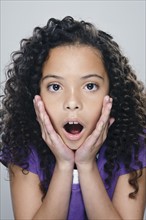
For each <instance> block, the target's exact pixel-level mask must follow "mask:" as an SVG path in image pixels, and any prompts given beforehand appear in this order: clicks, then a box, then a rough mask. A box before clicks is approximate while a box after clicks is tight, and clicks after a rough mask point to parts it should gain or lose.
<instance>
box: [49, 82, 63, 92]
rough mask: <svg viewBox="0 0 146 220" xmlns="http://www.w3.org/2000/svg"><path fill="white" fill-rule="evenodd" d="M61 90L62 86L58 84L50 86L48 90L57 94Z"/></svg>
mask: <svg viewBox="0 0 146 220" xmlns="http://www.w3.org/2000/svg"><path fill="white" fill-rule="evenodd" d="M60 89H61V86H60V85H59V84H57V83H53V84H51V85H48V90H49V91H51V92H57V91H59V90H60Z"/></svg>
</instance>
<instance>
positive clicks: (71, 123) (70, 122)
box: [68, 121, 78, 125]
mask: <svg viewBox="0 0 146 220" xmlns="http://www.w3.org/2000/svg"><path fill="white" fill-rule="evenodd" d="M68 124H70V125H73V124H76V125H77V124H78V122H77V121H69V122H68Z"/></svg>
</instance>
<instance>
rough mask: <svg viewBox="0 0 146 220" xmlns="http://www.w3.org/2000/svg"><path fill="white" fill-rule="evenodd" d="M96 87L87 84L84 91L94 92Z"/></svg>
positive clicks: (92, 84) (93, 84)
mask: <svg viewBox="0 0 146 220" xmlns="http://www.w3.org/2000/svg"><path fill="white" fill-rule="evenodd" d="M98 87H99V86H98V85H97V84H95V83H88V84H86V85H85V89H86V90H89V91H96V90H97V89H98Z"/></svg>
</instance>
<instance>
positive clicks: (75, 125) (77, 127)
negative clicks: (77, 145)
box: [64, 121, 83, 135]
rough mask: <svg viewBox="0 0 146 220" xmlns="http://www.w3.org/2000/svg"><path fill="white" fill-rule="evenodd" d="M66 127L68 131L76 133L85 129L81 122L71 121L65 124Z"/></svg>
mask: <svg viewBox="0 0 146 220" xmlns="http://www.w3.org/2000/svg"><path fill="white" fill-rule="evenodd" d="M64 129H65V131H66V132H67V133H69V134H72V135H76V134H79V133H80V132H81V131H82V130H83V126H82V125H81V124H80V123H79V122H76V121H71V122H68V123H66V124H65V125H64Z"/></svg>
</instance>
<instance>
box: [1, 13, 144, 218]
mask: <svg viewBox="0 0 146 220" xmlns="http://www.w3.org/2000/svg"><path fill="white" fill-rule="evenodd" d="M7 77H8V80H7V82H6V85H5V90H4V98H3V101H2V103H3V127H2V131H3V132H2V148H1V162H2V163H3V164H4V165H6V166H8V168H9V172H10V177H11V179H10V186H11V194H12V204H13V210H14V216H15V219H25V220H26V219H28V220H30V219H35V220H36V219H41V220H42V219H45V220H46V219H51V220H54V219H58V220H61V219H69V220H84V219H104V220H105V219H112V220H113V219H116V220H117V219H126V220H127V219H136V220H138V219H142V218H143V214H144V208H145V197H146V168H145V167H146V158H145V156H146V144H145V140H146V132H145V128H146V112H145V103H146V102H145V101H146V96H145V93H144V87H143V85H142V83H141V82H140V81H138V80H137V78H136V75H135V73H134V71H133V70H132V68H131V66H130V65H129V63H128V59H127V58H126V57H124V56H123V55H122V53H121V51H120V48H119V46H118V44H117V43H116V42H115V41H113V38H112V37H111V36H110V35H108V34H107V33H105V32H103V31H101V30H97V29H96V28H95V27H94V26H93V25H92V24H90V23H86V22H84V21H80V22H79V21H75V20H74V19H73V18H71V17H65V18H64V19H63V20H57V19H54V18H52V19H50V20H49V21H48V23H47V25H46V26H45V27H42V28H40V27H36V28H35V29H34V31H33V35H32V37H30V38H29V39H23V40H22V41H21V44H20V50H19V51H17V52H15V53H14V54H13V56H12V63H11V65H10V66H9V69H8V71H7Z"/></svg>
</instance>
